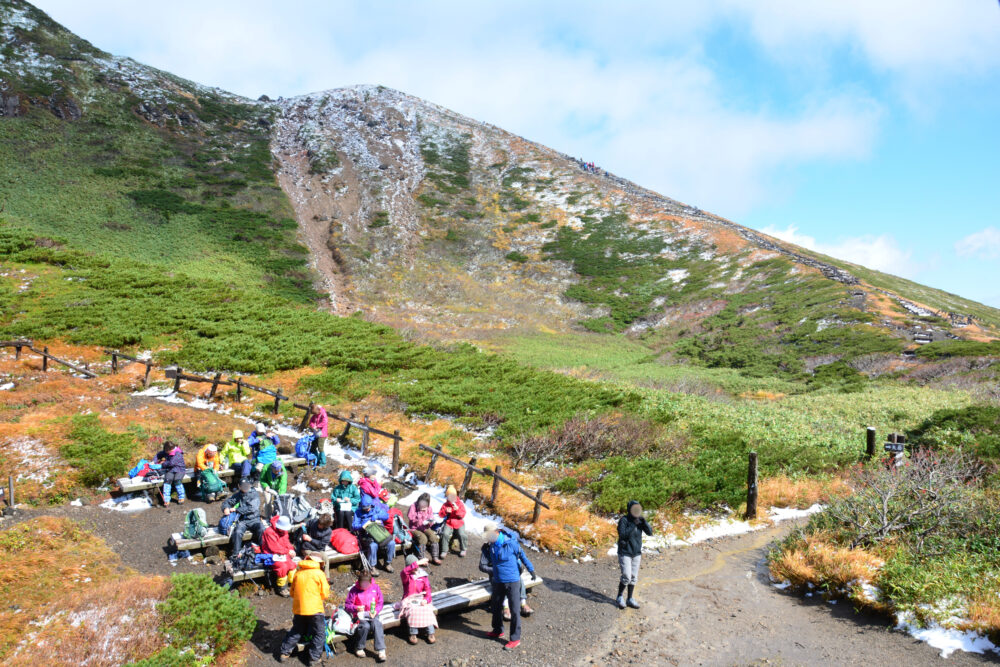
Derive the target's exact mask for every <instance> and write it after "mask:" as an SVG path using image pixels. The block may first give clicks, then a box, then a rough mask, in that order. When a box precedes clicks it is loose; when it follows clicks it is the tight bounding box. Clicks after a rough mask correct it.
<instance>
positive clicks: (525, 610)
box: [521, 602, 535, 616]
mask: <svg viewBox="0 0 1000 667" xmlns="http://www.w3.org/2000/svg"><path fill="white" fill-rule="evenodd" d="M534 613H535V610H534V609H532V608H531V607H529V606H528V604H527V603H526V602H522V603H521V616H531V615H532V614H534Z"/></svg>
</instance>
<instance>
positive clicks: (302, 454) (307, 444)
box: [295, 433, 317, 468]
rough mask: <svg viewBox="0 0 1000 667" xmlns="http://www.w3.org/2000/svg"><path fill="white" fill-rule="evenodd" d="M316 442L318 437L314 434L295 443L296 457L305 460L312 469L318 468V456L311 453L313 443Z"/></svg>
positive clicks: (305, 436)
mask: <svg viewBox="0 0 1000 667" xmlns="http://www.w3.org/2000/svg"><path fill="white" fill-rule="evenodd" d="M315 440H316V436H314V435H313V434H312V433H310V434H309V435H304V436H302V437H301V438H299V439H298V440H296V441H295V456H297V457H298V458H300V459H305V460H306V463H308V464H309V465H310V466H312V467H314V468H315V467H316V463H317V460H316V455H315V454H313V453H312V451H310V450H311V449H312V445H313V442H314V441H315Z"/></svg>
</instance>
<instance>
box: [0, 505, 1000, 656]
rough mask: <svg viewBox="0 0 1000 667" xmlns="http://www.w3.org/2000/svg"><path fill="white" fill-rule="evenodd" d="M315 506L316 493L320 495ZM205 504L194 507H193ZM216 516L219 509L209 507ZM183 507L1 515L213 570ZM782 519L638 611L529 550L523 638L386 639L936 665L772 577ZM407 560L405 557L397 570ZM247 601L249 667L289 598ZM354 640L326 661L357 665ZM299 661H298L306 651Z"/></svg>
mask: <svg viewBox="0 0 1000 667" xmlns="http://www.w3.org/2000/svg"><path fill="white" fill-rule="evenodd" d="M309 495H310V500H318V498H319V496H320V494H319V493H310V494H309ZM194 506H201V504H200V503H197V502H189V503H188V504H187V505H185V508H184V510H186V509H187V508H189V507H194ZM205 508H206V512H207V513H208V515H209V520H210V521H211V520H215V519H217V518H218V515H219V505H218V503H215V504H213V505H208V506H205ZM184 510H182V509H181V508H178V507H173V508H171V509H170V510H165V509H163V508H160V507H156V508H153V509H150V510H146V511H143V512H138V513H131V514H128V513H121V512H113V511H110V510H107V509H103V508H101V507H98V506H95V505H89V506H84V507H72V506H64V507H56V508H47V509H35V510H21V511H20V512H19V513H18V515H17V516H16V517H15V518H14V519H5V520H3V521H2V522H0V528H7V527H9V526H10V525H13V523H14V522H17V521H22V520H26V519H28V518H31V517H33V516H40V515H54V516H65V517H68V518H72V519H75V520H77V521H80V522H81V523H82V524H83V526H84V527H85V528H87V529H89V530H91V531H93V533H94V534H95V535H97V536H98V537H101V538H103V539H104V540H105V541H107V543H108V545H109V546H110V547H111V548H112V549H113V550H114V551H116V552H117V553H118V554H119V555H120V556H121V559H122V561H123V564H124V565H126V566H128V567H131V568H134V569H135V570H137V571H138V572H140V573H148V574H170V573H173V572H202V573H209V574H211V573H214V572H215V571H216V570H217V569H218V567H217V566H206V565H205V564H203V563H201V562H199V561H198V560H197V559H196V560H194V561H188V560H184V559H181V561H180V562H179V563H178V564H177V565H176V566H175V567H171V566H170V564H169V563H168V560H167V552H166V549H165V547H166V541H167V537H168V536H169V534H170V533H172V532H175V531H177V530H179V529H180V527H181V525H182V523H183V516H184ZM790 529H791V526H790V525H788V524H784V525H782V526H779V527H774V528H770V529H766V530H762V531H758V532H755V533H750V534H746V535H741V536H736V537H730V538H723V539H719V540H715V541H713V542H710V543H701V544H697V545H694V546H691V547H684V548H676V549H670V550H668V551H666V552H664V553H662V554H659V555H648V556H646V557H644V559H643V568H642V573H641V575H640V584H639V588H638V591H637V597H638V599H639V600H640V602H641V603H642V608H641V609H639V610H627V611H619V610H618V609H617V608H616V607H615V606H614V601H613V597H614V595H615V593H616V586H617V576H618V575H617V565H616V562H615V561H614V560H613V559H611V558H599V559H597V560H595V561H592V562H587V563H576V562H573V561H572V560H569V559H566V558H563V557H560V556H558V555H556V554H554V553H543V552H534V551H530V550H529V551H528V553H529V555H530V557H531V559H532V560H533V561H534V563H535V566H536V569H537V570H538V572H539V574H540V575H541V576H542V577H543V578H544V585H542V586H540V587H538V588H536V589H535V590H534V591H533V592H532V594H531V595H530V597H529V600H530V603H531V605H532V606H533V607H534V608H535V611H536V613H535V614H534V615H533V616H532V617H531V618H528V619H525V620H524V626H523V627H524V632H523V643H522V645H521V647H520V648H519V649H518V650H516V651H514V652H505V651H503V650H502V645H501V644H500V643H498V642H495V641H492V640H489V639H487V638H486V637H485V633H486V632H487V631H489V630H490V614H489V612H488V611H487V609H486V608H485V606H479V607H476V608H474V609H470V610H468V611H466V612H465V613H462V614H448V615H444V616H442V617H441V627H440V629H439V632H438V637H439V640H438V642H437V643H436V644H434V645H433V646H432V645H428V644H426V643H424V642H423V641H421V642H420V643H419V644H418V645H416V646H410V645H408V644H407V643H406V642H405V636H404V635H403V634H402V632H401V631H400V630H390V631H388V633H387V644H388V654H389V664H393V663H395V664H399V663H400V662H403V661H405V662H406V664H410V665H466V666H472V665H554V664H577V665H603V664H634V665H660V664H662V665H745V664H778V665H861V664H888V663H889V662H890V661H896V662H898V663H899V664H906V665H931V664H938V663H940V661H941V658H940V657H939V655H938V652H937V651H936V650H935V649H933V648H931V647H929V646H927V645H926V644H923V643H921V642H918V641H916V640H914V639H913V638H911V637H909V636H908V635H905V634H903V633H901V632H897V631H895V630H893V629H892V623H891V622H890V621H889V620H888V619H886V618H884V617H880V616H875V615H871V614H862V613H857V612H855V610H853V609H852V608H851V607H850V606H849V605H847V604H845V603H843V602H841V603H839V604H836V605H833V604H830V603H828V602H823V601H821V600H819V599H818V598H814V599H804V598H800V597H798V596H794V595H790V594H785V593H783V592H781V591H778V590H776V589H775V588H773V587H772V586H771V585H770V581H769V578H768V574H767V569H766V566H765V562H764V561H765V556H766V553H767V549H768V545H769V544H770V543H771V542H772V541H773V540H775V539H777V538H779V537H781V536H782V535H784V534H786V533H787V531H788V530H790ZM480 545H481V541H480V540H479V539H477V538H473V539H472V540H471V544H470V548H469V555H468V557H466V558H464V559H461V558H458V557H457V556H455V555H452V556H450V557H449V558H447V559H446V560H445V563H444V565H442V566H441V567H431V568H430V570H431V576H432V585H433V587H434V589H441V588H445V587H448V586H454V585H457V584H460V583H462V582H465V581H467V580H469V579H477V578H479V577H480V573H479V571H478V569H477V565H478V553H479V547H480ZM400 564H401V560H400V559H399V558H398V557H397V561H396V565H397V572H398V566H399V565H400ZM351 582H352V578H351V575H350V574H349V573H348V572H336V573H334V575H333V581H332V583H331V588H332V590H333V591H334V596H335V600H336V601H342V600H343V595H344V593H345V592H346V591H347V589H348V587H349V586H350V584H351ZM379 583H380V585H381V586H382V587H383V591H384V593H385V596H386V599H387V600H389V601H393V600H396V599H398V598H399V593H400V582H399V576H398V574H386V573H383V574H382V575H381V577H380V579H379ZM244 594H247V595H249V596H250V600H251V602H252V604H253V605H254V608H255V610H256V612H257V617H258V627H257V630H256V632H255V633H254V636H253V638H252V640H251V646H250V648H249V650H248V652H247V654H246V655H247V664H248V665H251V666H258V665H261V666H263V665H272V664H275V660H274V658H273V652H274V650H275V648H276V647H277V644H278V643H279V642H280V641H281V638H282V637H283V635H284V632H285V630H286V629H287V628H288V627H289V626H290V623H291V602H290V601H289V600H286V599H283V598H279V597H277V596H276V595H273V594H271V593H267V594H265V595H262V596H256V595H254V594H253V593H252V591H250V590H246V589H245V590H244ZM344 652H345V650H344V648H343V647H341V648H340V649H339V654H338V656H337V657H335V658H333V659H332V660H330V659H328V661H327V662H328V663H330V664H339V663H346V662H353V661H357V660H358V659H357V658H355V657H353V656H344V655H343V653H344ZM993 661H995V656H981V655H975V654H967V653H961V652H956V653H953V654H952V655H951V657H950V658H949V659H948V663H949V664H958V665H972V664H981V663H986V662H993ZM292 664H301V663H299V662H298V658H293V659H292Z"/></svg>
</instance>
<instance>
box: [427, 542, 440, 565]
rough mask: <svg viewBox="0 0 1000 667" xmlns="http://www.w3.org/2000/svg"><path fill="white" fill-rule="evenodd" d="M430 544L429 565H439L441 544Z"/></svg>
mask: <svg viewBox="0 0 1000 667" xmlns="http://www.w3.org/2000/svg"><path fill="white" fill-rule="evenodd" d="M430 546H431V548H430V552H431V565H440V564H441V558H440V552H441V545H440V544H431V545H430Z"/></svg>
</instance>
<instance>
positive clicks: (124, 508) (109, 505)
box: [101, 493, 153, 512]
mask: <svg viewBox="0 0 1000 667" xmlns="http://www.w3.org/2000/svg"><path fill="white" fill-rule="evenodd" d="M152 506H153V503H152V502H150V500H149V498H147V497H146V496H143V495H139V494H135V493H130V494H127V495H124V496H119V497H117V498H108V499H107V500H105V501H104V502H103V503H101V507H103V508H104V509H108V510H114V511H116V512H141V511H143V510H148V509H149V508H150V507H152Z"/></svg>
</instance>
